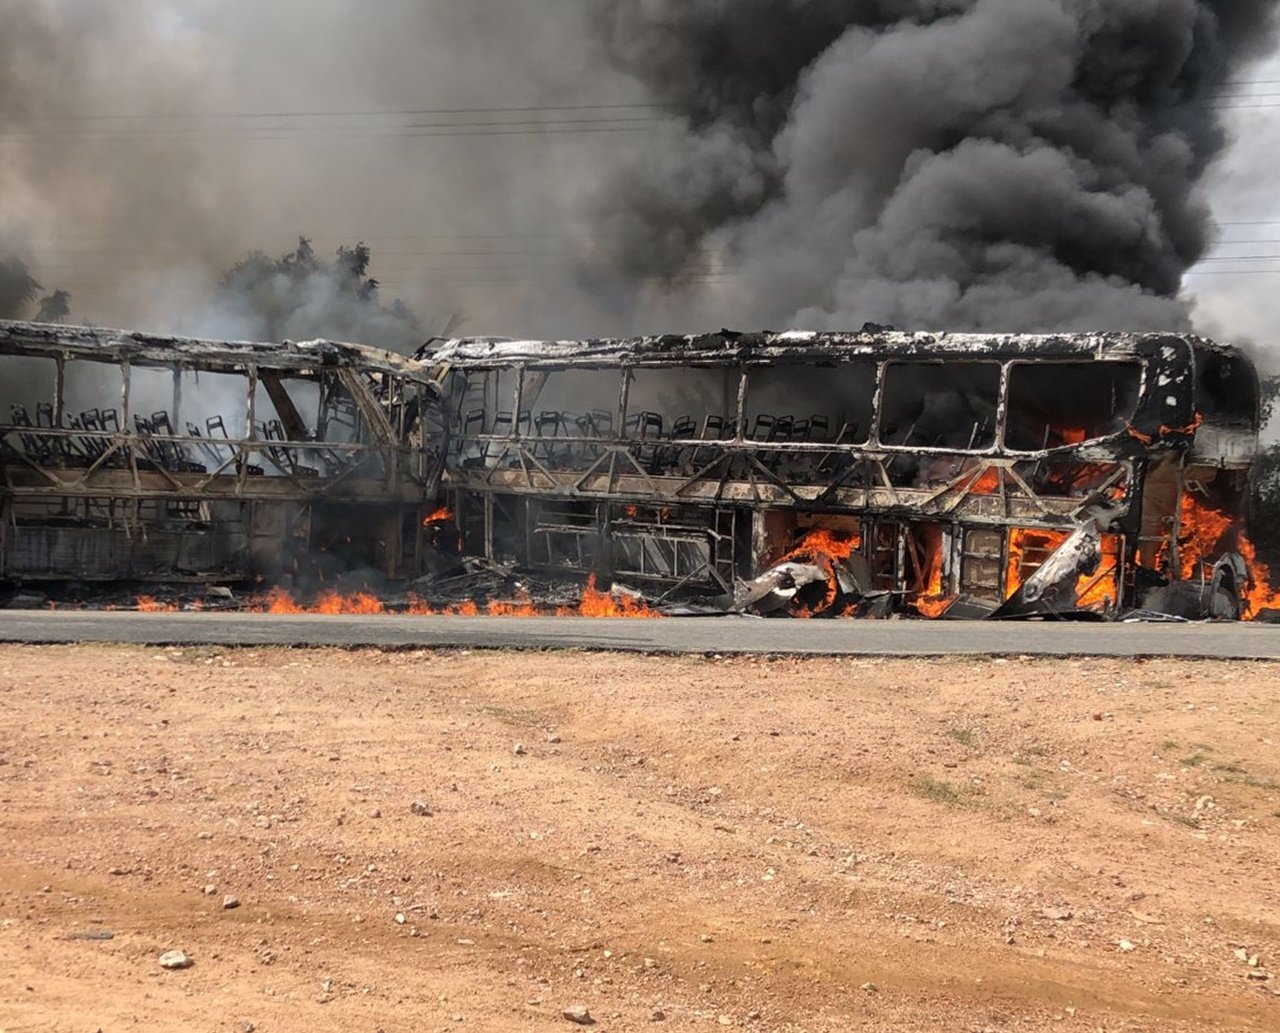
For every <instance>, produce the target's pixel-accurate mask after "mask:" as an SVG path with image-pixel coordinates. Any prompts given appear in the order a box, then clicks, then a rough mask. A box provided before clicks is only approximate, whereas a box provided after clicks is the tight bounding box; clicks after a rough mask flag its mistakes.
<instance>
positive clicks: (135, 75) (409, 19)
mask: <svg viewBox="0 0 1280 1033" xmlns="http://www.w3.org/2000/svg"><path fill="white" fill-rule="evenodd" d="M588 7H589V5H588V4H586V3H584V2H583V0H539V2H538V3H537V4H513V3H511V2H510V0H468V2H467V3H458V2H457V0H379V3H378V4H376V5H371V4H368V3H365V2H360V0H326V2H324V3H315V2H313V0H273V2H272V3H269V4H264V3H261V2H260V0H0V240H3V239H6V238H10V239H21V240H24V241H26V242H27V243H28V245H29V246H28V248H27V249H26V250H24V251H22V252H20V255H21V256H22V257H23V258H24V259H25V260H26V262H27V264H28V266H29V268H30V269H31V271H32V273H33V275H34V276H35V277H36V278H37V279H39V280H40V281H41V282H42V283H46V284H50V283H56V284H58V285H59V286H66V287H67V288H68V289H69V290H70V291H71V292H72V293H73V294H74V296H75V305H74V309H75V311H74V316H75V318H77V319H83V320H87V321H92V322H95V323H98V324H105V325H125V326H130V327H137V328H140V329H147V330H152V331H157V332H189V333H198V334H214V335H217V334H222V333H224V332H225V331H227V330H228V329H231V330H234V329H236V328H237V327H239V328H241V332H245V333H255V334H256V333H260V332H263V331H261V330H260V329H259V327H260V325H261V324H260V322H259V321H258V320H256V319H255V318H253V316H254V314H253V313H250V314H249V317H250V318H246V313H245V312H244V311H243V307H242V306H237V305H236V304H230V305H227V306H223V305H220V304H213V305H211V304H210V301H211V299H214V297H215V294H217V293H218V292H217V285H218V283H219V279H220V277H221V276H222V274H223V273H224V272H225V271H226V270H228V269H230V268H232V267H233V266H234V265H235V263H237V262H238V261H240V260H241V259H243V258H244V257H245V256H246V255H250V254H252V253H253V252H262V253H265V254H267V255H281V254H284V253H286V252H287V251H288V250H289V249H290V248H291V247H293V246H294V244H295V243H296V241H297V239H298V236H299V234H305V235H307V236H309V237H311V238H312V240H313V244H314V246H315V250H316V253H317V254H319V255H322V256H326V257H327V258H328V257H332V256H333V255H334V254H335V253H336V251H337V249H338V247H339V246H340V245H343V244H346V245H353V244H355V243H356V242H357V241H361V240H363V241H365V242H367V243H368V245H369V246H370V248H371V249H372V251H373V255H374V262H375V267H374V271H373V275H375V276H376V277H377V278H378V279H379V280H380V281H381V289H380V291H379V296H380V298H381V299H382V300H383V303H384V305H383V307H384V308H385V309H388V310H389V309H391V308H393V307H394V302H395V300H396V299H402V300H403V302H404V303H405V304H406V305H407V306H408V307H409V308H410V309H412V310H413V312H415V313H417V315H418V316H419V317H420V318H421V320H422V322H423V324H424V328H425V332H426V333H427V334H429V333H430V332H432V331H438V330H439V329H441V328H442V327H443V326H444V325H445V324H446V323H448V322H449V321H450V320H451V319H453V318H454V317H455V316H461V317H463V319H464V323H465V325H468V326H470V327H472V328H473V329H475V330H477V331H483V330H492V331H493V332H503V331H506V332H509V333H530V334H550V333H557V332H569V331H577V332H586V331H587V330H589V329H590V327H591V326H592V325H593V323H594V319H593V312H594V308H593V304H594V303H593V301H592V299H591V297H590V296H589V294H587V293H585V292H583V291H582V289H581V288H580V287H579V286H578V285H577V283H576V281H575V278H574V275H573V261H572V259H573V256H574V249H575V247H576V241H577V237H578V231H579V230H580V228H581V226H582V223H583V216H582V214H581V211H580V207H579V206H580V202H581V199H582V197H583V196H585V194H586V193H587V192H588V190H589V188H590V187H591V186H592V185H594V184H597V183H598V182H599V179H600V177H601V175H602V174H606V173H609V172H611V171H612V170H613V169H615V168H616V167H618V166H619V165H621V164H623V163H624V162H625V160H626V158H627V155H628V154H631V153H635V151H636V150H637V149H638V144H637V143H636V141H638V139H639V138H640V137H641V136H642V135H644V134H643V133H640V132H634V131H632V130H634V129H636V128H638V126H637V125H636V124H634V123H632V122H606V123H604V124H601V123H600V122H599V120H600V119H603V118H605V116H608V115H620V116H635V115H645V114H646V111H648V109H644V110H639V111H638V112H637V111H634V110H632V109H629V108H627V109H623V108H618V109H610V110H606V111H597V110H595V109H594V108H593V109H590V110H587V109H584V108H582V106H583V105H602V104H627V103H629V102H631V101H635V100H637V99H639V100H641V101H645V100H647V99H648V98H647V97H646V96H645V95H644V93H643V91H642V90H641V89H640V88H639V87H638V86H637V85H636V84H635V83H633V82H632V81H630V80H629V78H628V77H627V76H625V75H623V74H621V73H618V72H615V71H612V70H609V69H607V68H605V67H604V65H603V62H602V61H601V59H600V55H599V51H598V48H596V47H595V46H594V44H593V42H592V40H591V37H590V35H589V31H588V27H587V24H586V11H587V9H588ZM648 113H650V114H651V113H652V112H651V111H648ZM544 120H545V121H550V122H553V123H555V124H554V125H552V126H551V127H550V128H549V129H548V130H547V131H546V132H543V131H542V130H541V129H540V128H539V126H538V125H537V124H535V123H540V122H542V121H544ZM650 121H651V120H650ZM643 124H645V125H647V124H649V123H648V122H646V123H643ZM615 125H616V126H618V127H619V130H620V131H618V132H616V133H615V132H613V128H614V126H615ZM619 142H622V144H623V145H622V146H617V145H618V143H619ZM329 285H330V281H329V280H327V279H326V278H323V277H320V278H317V279H316V280H315V281H314V283H313V284H312V286H313V287H315V288H316V289H315V290H314V291H313V292H312V295H313V296H312V297H311V298H310V303H309V304H307V305H305V306H302V307H303V308H305V309H306V310H307V311H308V312H314V313H319V314H320V315H321V316H322V323H323V325H325V326H327V327H328V328H329V330H330V332H331V333H332V334H334V335H338V334H343V335H351V334H355V335H358V336H361V337H368V338H370V339H374V338H376V339H378V340H386V339H387V337H388V334H387V333H386V332H385V331H386V330H387V327H386V325H385V324H380V325H376V326H373V327H370V326H369V324H368V323H367V321H365V320H363V319H362V318H361V315H362V311H363V315H366V316H367V315H369V314H373V315H375V316H380V315H381V314H380V313H378V312H375V311H374V310H373V309H372V308H371V307H369V306H363V309H362V311H358V310H342V309H341V307H340V306H338V305H335V304H333V303H332V302H334V301H335V300H337V301H340V300H341V294H342V292H337V296H336V298H335V297H326V296H325V293H326V289H327V287H328V286H329ZM227 297H228V296H227V294H226V293H225V292H222V293H221V295H220V298H219V300H227ZM330 317H332V318H330ZM300 322H305V321H300ZM306 325H308V326H314V325H315V324H314V323H308V324H306ZM290 332H292V327H291V328H290ZM392 336H394V335H392ZM418 343H420V342H418Z"/></svg>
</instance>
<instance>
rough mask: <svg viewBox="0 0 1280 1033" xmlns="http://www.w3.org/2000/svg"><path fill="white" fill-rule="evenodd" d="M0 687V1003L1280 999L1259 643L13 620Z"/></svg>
mask: <svg viewBox="0 0 1280 1033" xmlns="http://www.w3.org/2000/svg"><path fill="white" fill-rule="evenodd" d="M0 692H2V695H0V704H2V705H0V1030H2V1031H4V1033H16V1031H34V1030H39V1031H66V1033H93V1031H94V1030H101V1031H103V1033H113V1031H117V1030H132V1029H139V1028H145V1029H151V1030H156V1029H163V1030H210V1031H237V1033H244V1031H249V1030H250V1029H253V1030H257V1031H261V1033H277V1031H278V1033H313V1031H316V1030H343V1031H361V1033H375V1031H385V1033H392V1031H406V1033H407V1031H419V1030H456V1029H481V1030H552V1029H570V1028H574V1027H572V1026H570V1024H569V1023H568V1022H567V1021H566V1019H565V1018H564V1017H563V1015H562V1012H563V1010H564V1009H565V1008H568V1007H570V1006H573V1005H583V1006H586V1007H587V1008H588V1009H589V1010H590V1013H591V1015H592V1016H594V1018H595V1020H596V1028H598V1029H602V1030H646V1029H648V1030H653V1029H662V1028H672V1029H686V1028H698V1027H716V1028H722V1027H743V1028H747V1029H760V1030H808V1031H819V1030H832V1031H835V1030H881V1029H884V1030H930V1031H931V1030H948V1031H950V1030H955V1031H968V1030H975V1031H983V1030H993V1031H1006V1030H1008V1031H1012V1030H1019V1031H1021V1030H1055V1031H1069V1030H1088V1031H1094V1030H1108V1031H1111V1030H1162V1031H1163V1030H1209V1029H1214V1030H1218V1029H1248V1030H1263V1029H1266V1030H1280V995H1278V994H1277V991H1280V892H1278V891H1277V884H1278V879H1280V865H1278V862H1280V754H1278V753H1277V750H1276V746H1275V737H1277V736H1280V728H1277V718H1278V717H1280V665H1268V664H1249V663H1182V662H1172V661H1152V662H1145V663H1143V662H1133V661H1124V662H1120V661H1097V660H1080V661H1035V662H1033V661H1030V660H1027V661H1017V660H1010V661H1004V660H994V661H991V660H973V659H966V660H963V661H959V660H956V661H945V660H944V661H896V660H839V661H836V660H774V661H770V660H767V659H759V660H744V659H734V660H719V659H714V658H708V659H702V658H695V659H669V658H641V657H632V656H612V655H587V654H549V655H541V654H539V655H530V654H501V653H494V654H481V653H425V652H413V653H395V654H382V653H377V652H370V651H362V652H327V651H326V652H321V651H316V652H304V651H286V650H261V649H259V650H242V651H231V650H210V649H171V650H165V651H158V650H154V649H134V648H98V647H95V648H62V647H59V648H16V647H14V648H4V649H0ZM416 812H417V813H416ZM228 895H230V896H233V897H235V898H237V899H238V901H239V906H238V907H234V908H224V907H223V904H224V898H226V897H227V896H228ZM108 933H110V934H113V936H112V937H111V938H109V939H108V938H105V937H106V934H108ZM95 936H96V938H94V937H95ZM170 949H180V950H182V951H185V952H186V953H187V954H188V955H190V957H191V958H192V959H194V965H193V966H192V967H191V968H188V969H186V970H182V971H166V970H163V969H162V968H161V967H160V966H159V964H158V959H159V957H160V955H161V954H162V953H163V952H165V951H168V950H170ZM1254 958H1256V959H1257V960H1256V962H1255V963H1253V964H1251V961H1252V959H1254ZM1273 967H1274V970H1275V972H1276V977H1275V979H1274V980H1273V979H1271V978H1269V975H1270V972H1271V971H1272V969H1273Z"/></svg>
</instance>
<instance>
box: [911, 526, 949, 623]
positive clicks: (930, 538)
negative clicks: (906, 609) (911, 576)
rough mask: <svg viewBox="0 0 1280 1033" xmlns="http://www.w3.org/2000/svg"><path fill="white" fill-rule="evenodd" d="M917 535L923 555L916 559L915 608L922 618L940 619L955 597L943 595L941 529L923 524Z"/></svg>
mask: <svg viewBox="0 0 1280 1033" xmlns="http://www.w3.org/2000/svg"><path fill="white" fill-rule="evenodd" d="M918 535H919V538H920V539H921V540H922V544H923V547H924V550H925V555H924V556H923V557H922V558H921V557H917V559H918V560H921V563H920V567H919V570H918V573H919V575H920V577H919V585H920V589H919V595H918V597H917V598H916V601H915V608H916V611H917V612H918V613H919V614H920V615H921V616H922V617H929V618H937V617H941V616H942V615H943V614H944V613H946V612H947V609H948V608H949V607H950V606H951V604H952V603H953V602H955V596H952V595H946V594H944V592H943V587H942V527H941V526H939V525H937V524H925V525H922V526H921V527H919V528H918Z"/></svg>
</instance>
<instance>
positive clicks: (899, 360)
mask: <svg viewBox="0 0 1280 1033" xmlns="http://www.w3.org/2000/svg"><path fill="white" fill-rule="evenodd" d="M419 358H420V359H421V360H422V361H423V362H424V363H425V364H427V365H429V366H430V367H432V368H433V370H434V376H435V379H436V381H437V383H438V384H439V385H440V389H441V395H442V405H443V406H444V409H445V423H446V424H447V426H448V443H447V446H446V449H447V451H446V461H445V464H444V473H443V479H442V489H443V490H444V491H446V492H447V493H448V495H449V497H450V499H451V511H452V512H453V513H455V514H456V519H457V521H458V527H459V529H460V531H461V540H462V542H463V543H465V545H464V547H465V548H466V549H467V550H469V551H471V552H473V553H475V554H477V555H481V556H484V557H487V558H488V559H490V560H493V561H497V562H501V563H507V564H511V565H514V566H516V567H519V568H523V569H529V570H538V571H546V572H573V573H576V574H580V575H586V574H588V573H604V574H608V575H610V576H612V577H616V578H618V579H621V580H624V581H627V582H630V583H633V584H636V585H640V586H643V587H644V589H645V590H646V591H647V592H648V593H650V594H652V595H654V596H656V597H658V598H662V599H668V598H681V597H683V598H695V599H698V600H699V601H700V602H701V603H702V604H703V605H705V606H710V607H712V608H720V609H724V610H729V611H744V610H750V611H753V612H758V613H769V614H788V615H793V616H805V617H813V616H840V615H850V616H856V615H863V616H887V615H889V614H891V613H900V612H905V613H914V614H917V615H920V616H925V617H941V616H949V617H967V618H980V617H1025V616H1032V615H1046V616H1054V615H1056V616H1066V615H1081V616H1095V617H1102V618H1106V617H1115V616H1117V615H1119V614H1120V613H1122V612H1132V611H1135V610H1137V611H1144V610H1145V611H1150V612H1152V613H1159V614H1170V615H1174V616H1180V617H1188V618H1204V617H1214V618H1227V619H1233V618H1248V617H1258V616H1259V615H1260V614H1262V612H1263V611H1264V610H1265V609H1266V608H1267V607H1269V606H1270V605H1271V601H1272V600H1271V593H1270V589H1269V586H1268V581H1267V577H1268V575H1267V572H1266V570H1265V568H1264V567H1263V566H1262V565H1261V564H1260V563H1259V562H1258V561H1257V558H1256V556H1254V555H1253V552H1252V547H1251V546H1250V544H1249V542H1248V539H1247V536H1246V535H1245V533H1244V532H1245V528H1244V514H1245V513H1246V510H1247V500H1248V495H1249V471H1250V467H1251V464H1252V462H1253V460H1254V458H1255V455H1256V452H1257V447H1258V446H1257V442H1258V430H1259V427H1258V421H1259V385H1258V378H1257V374H1256V372H1255V370H1254V368H1253V366H1252V364H1251V363H1250V362H1249V360H1248V359H1247V358H1246V357H1245V356H1244V355H1243V354H1241V353H1240V352H1239V351H1237V350H1235V349H1232V348H1229V347H1225V346H1222V345H1218V344H1214V343H1211V342H1209V341H1206V340H1202V339H1200V338H1197V337H1192V336H1185V335H1174V334H1078V335H1048V336H1025V335H971V334H918V333H917V334H908V333H897V332H893V331H891V330H886V329H883V328H877V327H868V328H866V329H865V330H864V331H863V332H861V333H852V334H841V333H795V332H793V333H781V334H774V333H761V334H738V333H731V332H721V333H716V334H707V335H701V336H687V337H685V336H679V337H677V336H663V337H644V338H634V339H627V340H594V341H582V342H524V341H507V340H498V339H492V338H486V339H480V338H474V339H464V340H453V341H446V342H433V344H431V345H429V346H428V348H426V349H424V350H423V351H422V352H421V353H420V355H419Z"/></svg>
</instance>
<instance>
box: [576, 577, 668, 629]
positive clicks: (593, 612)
mask: <svg viewBox="0 0 1280 1033" xmlns="http://www.w3.org/2000/svg"><path fill="white" fill-rule="evenodd" d="M577 615H578V616H579V617H597V618H607V619H613V618H636V619H644V620H650V619H654V618H657V617H661V616H662V614H660V613H658V611H657V610H654V609H652V608H651V607H650V606H649V604H648V603H646V602H645V601H644V600H643V599H635V598H632V597H631V596H629V595H619V596H617V597H616V598H615V597H614V596H613V594H612V593H610V592H602V591H600V590H599V589H598V588H596V576H595V575H594V574H592V575H591V577H589V578H588V579H587V586H586V587H585V588H584V589H583V590H582V601H581V602H580V603H578V614H577Z"/></svg>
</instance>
